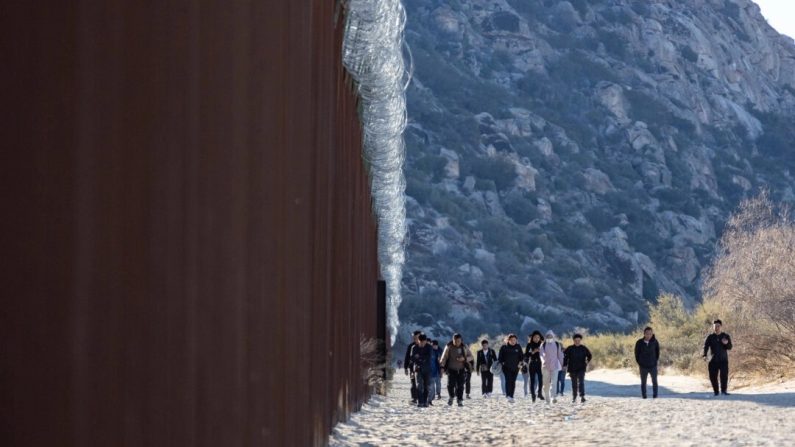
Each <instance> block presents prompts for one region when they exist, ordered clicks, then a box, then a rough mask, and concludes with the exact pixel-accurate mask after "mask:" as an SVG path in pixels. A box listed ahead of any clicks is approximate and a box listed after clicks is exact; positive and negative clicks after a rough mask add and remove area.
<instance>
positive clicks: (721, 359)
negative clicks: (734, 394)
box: [704, 320, 732, 396]
mask: <svg viewBox="0 0 795 447" xmlns="http://www.w3.org/2000/svg"><path fill="white" fill-rule="evenodd" d="M722 328H723V322H722V321H720V320H715V321H713V322H712V333H711V334H709V335H708V336H707V339H706V340H704V359H706V358H707V352H708V351H709V352H712V358H711V359H710V361H709V365H708V369H709V381H710V382H712V390H713V391H714V392H715V395H716V396H717V395H718V374H719V373H720V392H722V393H723V394H724V395H728V394H729V393H728V392H727V388H728V385H729V353H728V351H729V350H730V349H731V348H732V339H731V337H730V336H729V334H727V333H725V332H723V329H722Z"/></svg>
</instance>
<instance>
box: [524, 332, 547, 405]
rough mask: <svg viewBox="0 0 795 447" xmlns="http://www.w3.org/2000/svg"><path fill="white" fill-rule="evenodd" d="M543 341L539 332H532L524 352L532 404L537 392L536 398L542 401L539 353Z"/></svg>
mask: <svg viewBox="0 0 795 447" xmlns="http://www.w3.org/2000/svg"><path fill="white" fill-rule="evenodd" d="M543 341H544V336H543V335H541V332H539V331H533V333H532V334H530V337H529V341H528V343H527V346H526V347H525V351H524V361H525V363H527V370H528V372H529V373H530V394H531V396H532V397H533V402H535V401H536V392H538V398H539V399H541V400H544V396H543V394H542V393H541V379H542V376H541V354H540V352H539V348H540V347H541V342H543Z"/></svg>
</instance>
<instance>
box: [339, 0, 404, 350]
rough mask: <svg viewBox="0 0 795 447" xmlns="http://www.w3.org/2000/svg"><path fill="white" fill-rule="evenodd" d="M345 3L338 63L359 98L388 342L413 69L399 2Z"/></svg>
mask: <svg viewBox="0 0 795 447" xmlns="http://www.w3.org/2000/svg"><path fill="white" fill-rule="evenodd" d="M343 7H344V8H345V13H346V17H345V35H344V39H343V43H342V63H343V65H344V66H345V68H346V69H347V71H348V72H349V73H350V75H351V77H353V79H354V81H355V83H356V88H357V91H358V95H359V99H360V107H361V109H360V119H361V121H362V128H363V147H364V149H363V151H364V158H365V160H366V162H367V164H368V166H369V170H370V183H371V190H372V196H373V207H374V209H375V214H376V219H377V221H378V261H379V263H380V267H381V276H382V277H383V279H384V281H386V289H387V324H388V326H389V334H390V345H391V344H394V342H395V335H396V334H397V330H398V326H399V324H400V323H399V320H398V306H399V305H400V301H401V296H400V284H401V279H402V276H403V264H404V262H405V259H406V254H405V236H406V199H405V191H406V179H405V177H404V176H403V161H404V159H405V154H406V147H405V143H404V140H403V131H404V129H405V128H406V122H407V115H406V88H407V87H408V82H409V79H411V69H410V68H408V69H407V66H406V64H405V62H404V58H403V50H404V36H403V31H404V29H405V25H406V10H405V9H404V8H403V4H402V3H401V2H400V0H346V1H344V2H343ZM406 50H408V47H406ZM409 56H410V54H409ZM409 59H410V57H409Z"/></svg>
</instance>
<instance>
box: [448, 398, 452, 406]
mask: <svg viewBox="0 0 795 447" xmlns="http://www.w3.org/2000/svg"><path fill="white" fill-rule="evenodd" d="M447 405H453V398H452V397H451V398H449V399H447Z"/></svg>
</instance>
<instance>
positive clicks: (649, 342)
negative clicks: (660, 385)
mask: <svg viewBox="0 0 795 447" xmlns="http://www.w3.org/2000/svg"><path fill="white" fill-rule="evenodd" d="M658 360H660V344H659V343H657V338H656V337H655V336H654V330H652V328H650V327H646V329H643V338H641V339H640V340H638V341H637V342H635V361H636V362H637V363H638V366H639V367H640V395H641V396H643V398H644V399H646V379H647V378H648V376H649V375H651V392H652V395H651V397H652V398H654V399H656V398H657V361H658Z"/></svg>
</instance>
